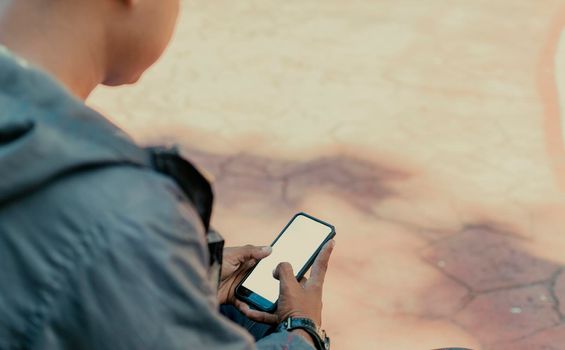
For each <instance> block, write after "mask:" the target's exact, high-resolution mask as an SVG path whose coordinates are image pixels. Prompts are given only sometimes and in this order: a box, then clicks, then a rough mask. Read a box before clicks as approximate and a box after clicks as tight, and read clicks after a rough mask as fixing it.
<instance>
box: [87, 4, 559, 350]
mask: <svg viewBox="0 0 565 350" xmlns="http://www.w3.org/2000/svg"><path fill="white" fill-rule="evenodd" d="M564 25H565V7H564V4H563V1H557V0H540V1H530V0H520V1H515V0H512V1H510V0H500V1H479V0H475V1H463V0H450V1H445V0H401V1H385V0H348V1H344V0H341V1H340V0H327V1H259V0H250V1H228V0H222V1H192V0H190V1H184V2H183V9H182V13H181V18H180V19H179V24H178V27H177V31H176V35H175V37H174V39H173V42H172V45H171V46H170V48H169V49H168V51H167V52H166V54H165V55H164V57H163V58H162V59H161V60H160V61H159V62H158V63H157V64H156V65H155V66H154V67H153V68H152V69H151V70H150V71H149V72H148V73H147V74H146V75H145V76H144V77H143V79H142V80H141V81H140V82H139V83H138V84H137V85H135V86H131V87H122V88H99V89H98V90H97V91H96V92H95V93H94V94H93V95H92V96H91V98H90V99H89V101H88V103H89V104H90V105H91V106H93V107H94V108H95V109H97V110H99V111H101V112H103V113H104V114H105V115H107V116H108V117H109V118H110V119H111V120H112V121H114V122H115V123H117V124H118V125H119V126H121V127H122V128H123V129H125V130H126V131H127V132H128V133H130V134H131V135H132V136H133V137H134V138H135V139H136V140H137V141H139V142H140V143H142V144H155V143H167V144H172V143H176V144H179V145H180V146H181V147H182V150H183V152H184V155H185V156H187V157H188V158H190V159H191V160H193V162H195V163H196V164H197V165H198V166H199V167H200V168H202V169H205V170H206V172H207V173H208V174H209V175H210V176H211V177H212V178H213V179H214V185H215V192H216V196H217V206H216V210H215V213H214V216H213V224H214V226H215V227H217V228H218V229H219V230H220V231H221V232H222V233H223V235H224V236H225V237H226V240H227V244H228V245H240V244H246V243H251V244H257V245H262V244H269V243H270V242H271V241H272V239H273V238H274V236H275V235H276V234H277V233H278V232H279V231H280V230H281V229H282V227H283V226H284V225H285V224H286V222H287V221H288V220H289V219H290V217H291V216H292V215H293V214H294V213H295V212H297V211H306V212H308V213H310V214H312V215H315V216H318V217H320V218H322V219H324V220H326V221H328V222H331V223H333V224H334V225H335V226H336V229H337V232H338V235H337V239H336V243H337V246H336V249H335V251H334V255H333V257H332V261H331V263H330V269H329V273H328V276H327V279H326V286H325V294H324V325H323V327H324V328H326V330H327V332H328V333H329V334H330V335H331V337H332V342H333V346H334V349H431V348H437V347H442V346H455V345H458V346H465V347H470V348H474V349H497V350H499V349H513V350H516V349H528V350H531V349H565V345H564V344H565V269H564V268H563V266H564V264H565V233H564V232H563V231H564V230H565V225H563V223H564V222H565V197H564V195H563V194H564V191H565V185H564V182H565V163H564V162H565V153H564V148H563V135H564V133H563V130H562V128H561V126H562V122H561V105H565V90H563V92H561V90H560V87H563V88H564V89H565V85H564V84H565V41H563V43H562V44H561V31H562V28H563V26H564Z"/></svg>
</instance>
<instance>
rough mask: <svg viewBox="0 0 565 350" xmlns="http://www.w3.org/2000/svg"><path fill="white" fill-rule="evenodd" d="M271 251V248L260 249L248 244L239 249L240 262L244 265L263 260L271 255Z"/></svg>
mask: <svg viewBox="0 0 565 350" xmlns="http://www.w3.org/2000/svg"><path fill="white" fill-rule="evenodd" d="M271 251H272V249H271V247H270V246H264V247H258V246H254V245H250V244H248V245H245V246H243V247H240V248H239V252H238V253H239V254H238V260H239V261H240V262H242V263H243V262H246V261H248V260H251V259H255V260H261V259H263V258H265V257H267V256H268V255H269V254H271Z"/></svg>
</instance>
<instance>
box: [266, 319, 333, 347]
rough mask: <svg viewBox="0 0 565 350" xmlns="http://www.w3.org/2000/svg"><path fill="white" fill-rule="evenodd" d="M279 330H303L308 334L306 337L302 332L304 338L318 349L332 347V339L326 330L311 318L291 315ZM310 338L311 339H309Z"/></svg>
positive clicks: (280, 325) (281, 324)
mask: <svg viewBox="0 0 565 350" xmlns="http://www.w3.org/2000/svg"><path fill="white" fill-rule="evenodd" d="M277 330H286V331H292V332H294V331H302V332H304V333H306V334H307V335H308V337H306V336H305V335H304V334H303V333H297V334H301V335H302V336H303V338H304V339H306V340H309V341H308V342H309V343H310V344H311V345H313V346H314V348H315V349H317V350H329V348H330V339H329V338H328V337H327V335H326V332H324V331H323V330H321V329H319V328H318V327H317V325H316V324H315V323H314V321H312V320H311V319H309V318H300V317H292V316H291V317H289V318H287V319H285V320H283V321H282V322H281V323H280V324H279V326H278V327H277ZM308 338H309V339H308Z"/></svg>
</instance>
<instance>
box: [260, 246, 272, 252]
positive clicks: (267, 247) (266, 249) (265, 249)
mask: <svg viewBox="0 0 565 350" xmlns="http://www.w3.org/2000/svg"><path fill="white" fill-rule="evenodd" d="M261 250H262V251H264V252H265V253H270V252H271V251H272V250H273V248H271V246H264V247H263V248H261Z"/></svg>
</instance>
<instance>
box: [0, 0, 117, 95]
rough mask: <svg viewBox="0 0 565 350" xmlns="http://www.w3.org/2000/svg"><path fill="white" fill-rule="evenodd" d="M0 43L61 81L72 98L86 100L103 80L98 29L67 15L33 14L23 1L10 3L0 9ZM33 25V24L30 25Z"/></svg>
mask: <svg viewBox="0 0 565 350" xmlns="http://www.w3.org/2000/svg"><path fill="white" fill-rule="evenodd" d="M0 11H2V12H0V43H1V44H2V45H4V46H6V47H7V48H8V49H9V50H10V51H12V52H13V53H14V54H15V55H17V56H19V57H21V58H23V59H25V60H26V61H28V62H29V63H31V64H33V65H35V66H37V67H39V68H40V69H43V70H44V71H46V72H47V73H49V74H50V75H52V76H53V77H55V79H57V80H58V81H59V82H61V83H62V84H63V85H64V86H65V87H66V88H67V89H68V90H69V91H70V92H71V93H72V94H73V95H75V96H77V97H78V98H80V99H83V100H84V99H86V98H87V97H88V95H89V94H90V93H91V92H92V90H94V88H95V87H96V86H97V85H98V84H99V83H100V82H101V81H102V80H103V78H104V75H105V72H104V69H105V63H106V62H105V60H104V58H105V53H104V52H100V50H95V49H94V48H100V47H104V45H103V43H102V42H101V41H102V40H103V33H102V31H101V30H99V28H100V27H99V26H97V25H93V24H92V23H85V22H84V21H87V20H88V19H85V17H83V16H81V17H79V18H81V19H82V20H83V22H82V23H72V22H71V18H77V17H78V16H68V14H65V13H61V12H57V11H54V9H52V8H47V9H46V11H49V13H48V14H49V15H50V16H47V15H46V14H45V13H42V14H37V13H34V11H37V10H35V8H34V7H31V6H26V2H25V1H17V0H16V1H13V2H12V3H11V4H10V5H8V6H7V7H6V8H2V7H0ZM31 23H33V25H31Z"/></svg>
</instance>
